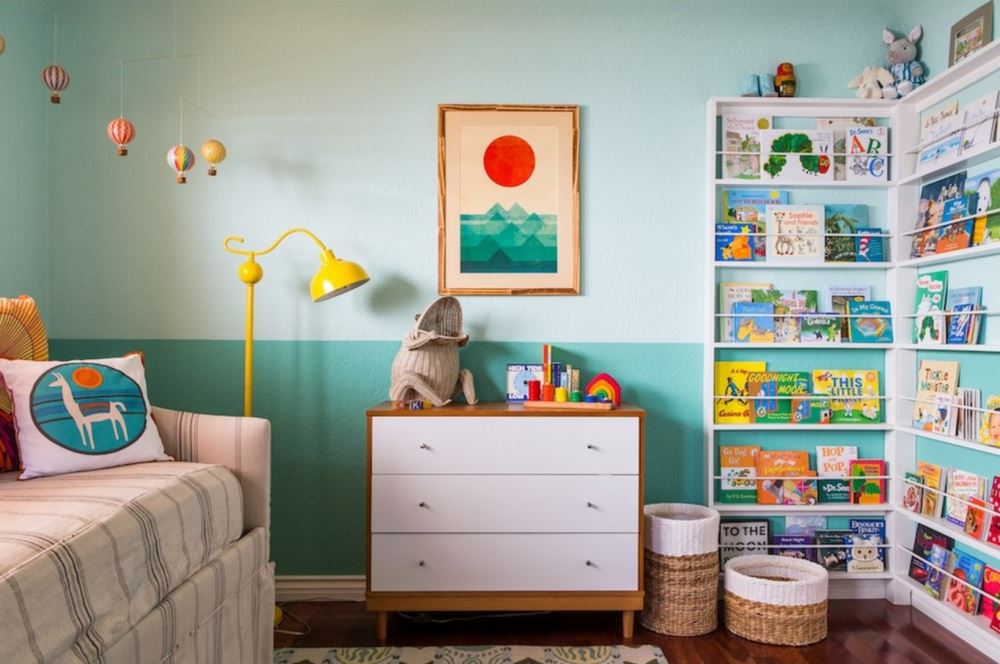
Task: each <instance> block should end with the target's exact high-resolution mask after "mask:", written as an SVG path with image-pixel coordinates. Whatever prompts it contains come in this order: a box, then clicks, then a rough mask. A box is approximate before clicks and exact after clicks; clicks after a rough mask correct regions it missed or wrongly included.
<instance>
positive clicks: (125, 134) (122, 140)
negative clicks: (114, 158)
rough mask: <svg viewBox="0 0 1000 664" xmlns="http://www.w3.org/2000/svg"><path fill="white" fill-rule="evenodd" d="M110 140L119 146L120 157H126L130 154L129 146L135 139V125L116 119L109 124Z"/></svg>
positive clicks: (122, 119)
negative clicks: (127, 146)
mask: <svg viewBox="0 0 1000 664" xmlns="http://www.w3.org/2000/svg"><path fill="white" fill-rule="evenodd" d="M108 138H109V139H111V142H112V143H114V144H115V145H117V146H118V156H119V157H124V156H125V155H127V154H128V148H126V147H125V146H126V145H128V144H129V143H131V142H132V141H133V139H135V125H133V124H132V123H131V122H129V121H128V120H126V119H125V118H121V117H118V118H115V119H114V120H112V121H111V122H109V123H108Z"/></svg>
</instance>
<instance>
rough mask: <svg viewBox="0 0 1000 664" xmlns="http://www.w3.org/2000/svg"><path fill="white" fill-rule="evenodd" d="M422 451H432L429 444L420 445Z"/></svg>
mask: <svg viewBox="0 0 1000 664" xmlns="http://www.w3.org/2000/svg"><path fill="white" fill-rule="evenodd" d="M420 449H422V450H429V449H431V446H430V445H428V444H427V443H420Z"/></svg>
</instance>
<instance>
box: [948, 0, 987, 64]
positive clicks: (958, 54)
mask: <svg viewBox="0 0 1000 664" xmlns="http://www.w3.org/2000/svg"><path fill="white" fill-rule="evenodd" d="M992 39H993V0H990V1H989V2H987V3H986V4H985V5H983V6H982V7H979V8H978V9H975V10H973V11H972V12H970V13H969V14H968V15H967V16H964V17H963V18H962V19H961V20H959V21H958V23H956V24H955V25H953V26H951V46H950V48H949V49H948V66H949V67H950V66H952V65H953V64H955V63H956V62H961V61H962V60H964V59H965V58H967V57H969V56H970V55H972V54H973V53H975V52H976V51H978V50H979V49H981V48H982V47H983V46H986V45H987V44H989V43H990V41H992Z"/></svg>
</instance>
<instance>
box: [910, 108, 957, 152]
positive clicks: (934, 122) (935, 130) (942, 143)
mask: <svg viewBox="0 0 1000 664" xmlns="http://www.w3.org/2000/svg"><path fill="white" fill-rule="evenodd" d="M961 127H962V119H961V118H960V117H959V115H958V101H957V100H955V101H952V102H950V103H949V104H947V105H946V106H943V107H942V108H939V109H937V110H936V111H934V112H925V113H924V114H923V117H922V118H921V123H920V146H921V149H920V152H919V154H918V156H917V162H918V163H919V168H920V169H924V168H929V167H931V166H933V165H934V164H935V162H937V161H939V160H944V159H951V158H954V157H955V156H956V155H957V154H958V150H959V147H960V146H961V144H962V131H961Z"/></svg>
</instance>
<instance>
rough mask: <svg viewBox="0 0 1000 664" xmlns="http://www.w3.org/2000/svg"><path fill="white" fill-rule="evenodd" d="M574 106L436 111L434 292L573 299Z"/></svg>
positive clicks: (576, 267) (576, 227)
mask: <svg viewBox="0 0 1000 664" xmlns="http://www.w3.org/2000/svg"><path fill="white" fill-rule="evenodd" d="M579 132H580V107H579V106H498V105H441V106H438V180H439V181H438V290H439V292H440V293H441V294H442V295H461V294H467V295H577V294H579V292H580V288H579V283H580V212H579V210H580V187H579V182H580V180H579V140H580V139H579Z"/></svg>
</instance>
